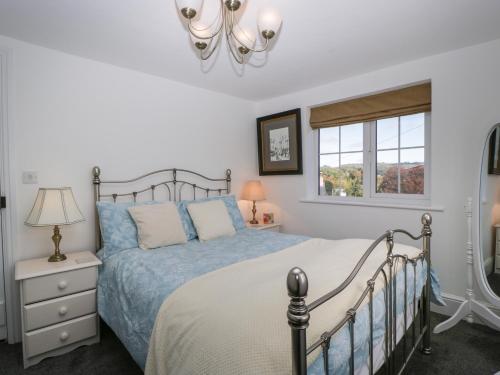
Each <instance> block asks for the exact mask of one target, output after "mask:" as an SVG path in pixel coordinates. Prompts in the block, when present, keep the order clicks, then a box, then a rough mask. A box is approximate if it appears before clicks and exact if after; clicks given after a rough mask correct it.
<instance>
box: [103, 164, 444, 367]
mask: <svg viewBox="0 0 500 375" xmlns="http://www.w3.org/2000/svg"><path fill="white" fill-rule="evenodd" d="M165 176H167V177H165ZM151 178H159V182H158V180H157V182H154V183H153V182H152V183H149V184H147V185H146V186H147V187H146V188H142V189H141V188H138V189H137V190H136V191H133V192H120V188H121V187H123V186H130V185H134V184H139V185H140V184H143V186H144V180H145V179H151ZM203 182H205V185H203ZM93 183H94V187H95V197H96V201H98V202H100V201H102V200H106V199H108V200H111V202H115V203H119V202H120V201H121V200H123V199H127V198H131V200H132V202H138V199H139V197H140V196H141V195H142V194H148V195H149V199H150V200H152V201H155V200H158V199H160V200H161V199H167V200H173V201H178V202H181V204H182V202H183V201H184V200H185V199H199V198H204V199H206V198H207V197H208V198H209V199H218V198H219V197H221V198H222V197H223V196H225V195H227V194H229V193H230V190H231V189H230V186H231V172H230V171H229V170H227V171H226V174H225V177H224V178H221V179H211V178H207V177H205V176H203V175H201V174H199V173H194V172H190V171H186V170H180V169H166V170H161V171H155V172H152V173H148V174H146V175H144V176H140V177H138V178H136V179H131V180H117V181H103V180H101V175H100V169H99V168H97V167H96V168H94V170H93ZM105 185H106V186H113V189H114V190H111V191H115V192H112V193H106V192H103V190H102V189H103V186H105ZM207 185H208V186H210V187H206V186H207ZM160 189H162V191H163V197H162V198H159V197H158V194H159V190H160ZM187 191H189V192H190V197H189V198H186V192H187ZM183 194H184V196H183ZM430 223H431V219H430V215H428V214H426V215H424V216H423V218H422V224H423V227H422V232H421V234H420V235H418V236H413V235H411V234H410V233H409V232H407V231H404V230H395V231H388V232H386V233H384V234H383V235H381V236H380V237H379V238H378V239H377V240H376V241H375V242H373V241H371V240H362V239H351V240H340V241H331V240H321V239H311V238H308V237H305V236H297V235H288V234H281V233H276V232H268V231H257V230H254V229H246V228H241V227H240V228H239V230H238V231H237V233H236V234H235V235H234V236H232V237H221V238H218V239H215V240H211V241H207V242H200V241H198V240H197V239H191V240H190V241H188V242H187V243H186V244H182V245H174V246H168V247H165V248H159V249H155V250H153V251H144V250H141V249H139V248H137V247H132V248H128V249H125V250H123V251H120V252H119V253H116V254H112V253H110V254H107V253H106V252H105V251H104V250H105V249H104V250H102V249H101V250H100V251H99V252H98V255H99V257H100V258H101V259H102V260H103V266H102V267H101V269H100V272H99V281H98V310H99V314H100V316H101V318H102V319H103V320H104V321H105V322H106V323H107V324H108V325H109V326H110V327H111V329H112V330H113V331H114V332H115V333H116V335H117V336H118V337H119V339H120V340H121V341H122V343H123V344H124V345H125V347H126V348H127V350H128V351H129V352H130V354H131V355H132V357H133V358H134V360H135V361H136V362H137V363H138V364H139V366H141V368H142V369H145V370H146V373H148V374H183V373H189V374H195V373H200V374H201V373H207V374H210V373H217V374H224V373H227V374H230V373H249V374H250V373H259V374H266V373H269V374H279V373H283V374H286V373H294V374H324V373H334V374H344V373H352V374H354V373H356V374H364V373H375V372H376V371H377V370H379V369H381V368H382V367H383V369H384V371H386V372H387V373H396V372H399V371H400V370H401V369H402V368H404V366H405V365H406V363H407V361H408V359H409V357H410V356H411V354H412V353H413V351H414V350H415V348H417V347H418V346H421V347H422V349H423V350H424V352H425V353H428V354H429V353H430V328H429V306H430V298H431V296H432V293H433V289H435V293H434V295H435V296H436V297H437V298H439V292H438V286H439V285H438V283H437V279H436V278H433V277H431V276H433V275H431V269H430V267H428V265H429V263H430V236H431V231H430ZM99 230H100V226H99V225H96V239H97V247H98V248H101V233H100V231H99ZM400 234H402V235H406V236H410V237H411V238H413V239H416V240H417V239H420V240H423V249H418V248H415V247H410V246H404V245H400V244H395V243H394V236H395V235H400ZM344 254H347V256H346V255H344ZM325 264H328V265H331V266H329V267H328V268H327V267H325ZM297 266H301V267H297ZM304 270H306V271H307V272H308V273H307V275H306V273H305V271H304ZM288 271H289V272H288ZM287 273H288V274H287ZM225 280H234V281H233V282H232V283H231V284H232V285H231V288H229V287H228V286H227V285H224V281H225ZM427 281H429V282H427ZM431 281H432V282H431ZM226 284H227V283H226ZM285 285H286V287H287V289H288V290H286V289H285ZM431 287H432V288H431ZM433 287H435V288H433ZM307 295H309V297H308V300H310V301H312V302H310V303H309V304H306V296H307ZM259 298H263V299H264V300H265V301H267V302H266V303H259V302H258V301H259ZM287 305H288V306H287ZM286 317H288V318H286ZM290 330H291V339H290ZM216 332H217V334H214V333H216ZM398 351H399V354H398ZM384 363H385V365H384Z"/></svg>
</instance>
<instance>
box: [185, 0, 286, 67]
mask: <svg viewBox="0 0 500 375" xmlns="http://www.w3.org/2000/svg"><path fill="white" fill-rule="evenodd" d="M218 1H219V3H220V4H219V8H220V9H219V11H218V14H217V16H216V18H215V19H214V21H213V22H212V23H211V24H210V25H208V26H207V25H204V24H202V23H201V22H199V21H195V17H196V16H197V15H198V14H199V13H200V11H201V8H202V5H203V0H177V7H178V9H179V12H180V13H181V14H182V16H183V17H184V19H185V20H186V23H187V28H188V30H189V33H190V36H191V40H192V42H193V44H194V46H195V48H196V49H197V50H198V51H199V53H200V58H201V60H208V59H209V58H210V56H212V55H213V53H214V52H215V50H216V49H217V47H218V46H219V45H220V43H221V40H222V39H223V36H224V35H225V40H226V42H227V45H228V48H229V51H230V52H231V55H232V56H233V57H234V59H235V60H236V61H237V62H238V63H239V64H243V63H245V61H246V60H247V59H248V56H249V55H250V54H251V53H252V52H264V51H266V50H268V49H269V46H270V40H271V39H272V38H273V37H274V36H275V35H276V33H277V32H278V31H279V29H280V27H281V23H282V19H281V16H280V15H279V13H278V12H277V11H276V10H274V9H272V8H266V9H262V10H260V11H259V14H258V20H257V27H258V30H259V31H260V35H261V36H262V39H261V40H260V41H259V43H258V45H256V36H255V34H254V33H253V32H252V31H250V30H248V29H246V28H243V27H241V26H240V25H239V24H238V18H237V17H236V15H235V13H236V11H237V10H238V9H240V7H241V6H242V5H243V3H244V2H245V0H218Z"/></svg>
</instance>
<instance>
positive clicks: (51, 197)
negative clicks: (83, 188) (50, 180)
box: [24, 187, 85, 227]
mask: <svg viewBox="0 0 500 375" xmlns="http://www.w3.org/2000/svg"><path fill="white" fill-rule="evenodd" d="M84 220H85V219H84V217H83V215H82V212H81V211H80V209H79V208H78V205H77V204H76V202H75V197H74V196H73V191H72V190H71V188H70V187H63V188H52V189H50V188H40V189H39V190H38V195H37V196H36V200H35V204H34V205H33V208H32V209H31V212H30V213H29V215H28V218H27V219H26V221H25V222H24V223H25V224H26V225H30V226H34V227H38V226H40V227H41V226H49V225H66V224H74V223H78V222H80V221H84Z"/></svg>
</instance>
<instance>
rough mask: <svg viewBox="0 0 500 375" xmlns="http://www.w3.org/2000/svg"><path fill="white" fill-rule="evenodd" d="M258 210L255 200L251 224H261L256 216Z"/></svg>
mask: <svg viewBox="0 0 500 375" xmlns="http://www.w3.org/2000/svg"><path fill="white" fill-rule="evenodd" d="M256 212H257V208H256V207H255V201H253V207H252V214H253V218H252V220H250V221H249V223H250V224H259V221H258V220H257V219H256V218H255V214H256Z"/></svg>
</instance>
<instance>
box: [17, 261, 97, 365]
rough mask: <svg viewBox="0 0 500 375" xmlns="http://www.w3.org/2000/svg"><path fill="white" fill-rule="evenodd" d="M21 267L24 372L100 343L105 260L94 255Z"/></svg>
mask: <svg viewBox="0 0 500 375" xmlns="http://www.w3.org/2000/svg"><path fill="white" fill-rule="evenodd" d="M66 256H67V257H68V258H67V259H66V260H65V261H63V262H54V263H50V262H48V261H47V257H44V258H38V259H30V260H23V261H20V262H17V263H16V273H15V274H16V280H19V281H20V288H21V314H22V316H21V323H22V331H23V332H22V334H23V336H22V338H23V360H24V368H27V367H29V366H32V365H35V364H37V363H38V362H40V361H41V360H42V359H44V358H47V357H53V356H56V355H60V354H64V353H67V352H70V351H71V350H73V349H75V348H77V347H79V346H82V345H90V344H94V343H97V342H99V319H98V315H97V303H96V302H97V301H96V286H97V266H99V265H100V264H101V261H100V260H99V259H98V258H97V257H96V256H95V255H94V254H93V253H91V252H90V251H82V252H77V253H67V254H66Z"/></svg>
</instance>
